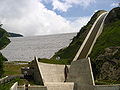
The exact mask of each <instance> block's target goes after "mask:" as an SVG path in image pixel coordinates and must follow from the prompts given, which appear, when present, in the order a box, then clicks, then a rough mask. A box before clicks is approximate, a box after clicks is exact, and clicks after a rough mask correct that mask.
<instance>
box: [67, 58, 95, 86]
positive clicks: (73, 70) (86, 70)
mask: <svg viewBox="0 0 120 90" xmlns="http://www.w3.org/2000/svg"><path fill="white" fill-rule="evenodd" d="M68 82H75V83H80V84H81V85H95V84H94V78H93V74H92V68H91V63H90V59H80V60H77V61H73V62H72V64H71V66H70V73H69V75H68Z"/></svg>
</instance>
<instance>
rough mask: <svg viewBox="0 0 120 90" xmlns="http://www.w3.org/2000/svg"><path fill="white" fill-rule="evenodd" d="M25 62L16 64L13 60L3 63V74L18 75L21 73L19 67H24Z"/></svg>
mask: <svg viewBox="0 0 120 90" xmlns="http://www.w3.org/2000/svg"><path fill="white" fill-rule="evenodd" d="M25 66H27V64H17V63H15V62H10V63H4V76H9V75H19V74H21V67H25Z"/></svg>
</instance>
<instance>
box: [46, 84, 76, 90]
mask: <svg viewBox="0 0 120 90" xmlns="http://www.w3.org/2000/svg"><path fill="white" fill-rule="evenodd" d="M45 85H46V86H47V90H75V89H74V83H64V82H47V83H45Z"/></svg>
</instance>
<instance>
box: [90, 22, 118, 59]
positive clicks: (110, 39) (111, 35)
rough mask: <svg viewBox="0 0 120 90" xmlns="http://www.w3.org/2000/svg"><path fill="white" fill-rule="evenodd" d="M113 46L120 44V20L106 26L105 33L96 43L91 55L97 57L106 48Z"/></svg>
mask: <svg viewBox="0 0 120 90" xmlns="http://www.w3.org/2000/svg"><path fill="white" fill-rule="evenodd" d="M111 46H120V20H118V21H116V22H114V23H111V24H109V25H106V26H105V27H104V30H103V33H102V34H101V35H100V37H99V38H98V40H97V42H96V44H95V45H94V47H93V51H92V53H91V55H90V57H91V58H92V59H95V58H96V57H97V56H98V55H100V54H101V53H103V52H104V49H105V48H107V47H111Z"/></svg>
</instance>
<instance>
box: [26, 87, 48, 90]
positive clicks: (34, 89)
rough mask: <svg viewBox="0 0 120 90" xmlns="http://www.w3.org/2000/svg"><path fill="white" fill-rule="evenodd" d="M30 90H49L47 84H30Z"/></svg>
mask: <svg viewBox="0 0 120 90" xmlns="http://www.w3.org/2000/svg"><path fill="white" fill-rule="evenodd" d="M28 90H47V87H46V86H29V87H28Z"/></svg>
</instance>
